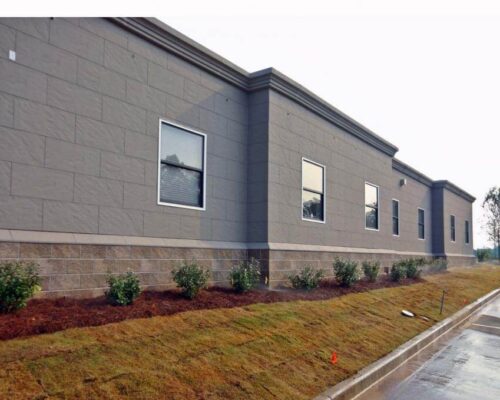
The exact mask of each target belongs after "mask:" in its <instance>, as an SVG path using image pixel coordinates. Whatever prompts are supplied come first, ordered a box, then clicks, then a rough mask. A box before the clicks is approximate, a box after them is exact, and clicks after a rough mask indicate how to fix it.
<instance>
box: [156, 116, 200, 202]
mask: <svg viewBox="0 0 500 400" xmlns="http://www.w3.org/2000/svg"><path fill="white" fill-rule="evenodd" d="M204 146H205V137H204V136H203V135H201V134H197V133H194V132H190V131H188V130H185V129H181V128H178V127H176V126H172V125H170V124H168V123H166V122H162V124H161V132H160V171H159V173H160V178H159V189H158V192H159V193H158V194H159V196H158V197H159V201H160V203H168V204H169V205H172V204H177V205H181V206H182V205H184V206H190V207H203V206H204V204H203V192H204V173H205V171H204V157H205V149H204Z"/></svg>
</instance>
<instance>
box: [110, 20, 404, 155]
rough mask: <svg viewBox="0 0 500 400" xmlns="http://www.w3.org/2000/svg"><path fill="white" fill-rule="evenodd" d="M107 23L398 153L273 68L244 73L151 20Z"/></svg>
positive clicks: (245, 86)
mask: <svg viewBox="0 0 500 400" xmlns="http://www.w3.org/2000/svg"><path fill="white" fill-rule="evenodd" d="M110 20H111V21H112V22H113V23H115V24H117V25H119V26H121V27H122V28H124V29H126V30H128V31H129V32H131V33H133V34H135V35H138V36H140V37H142V38H143V39H145V40H147V41H149V42H150V43H152V44H155V45H156V46H158V47H160V48H162V49H164V50H166V51H168V52H169V53H172V54H175V55H176V56H178V57H180V58H182V59H184V60H185V61H187V62H189V63H190V64H194V65H196V66H198V67H200V68H202V69H203V70H205V71H207V72H209V73H211V74H213V75H215V76H217V77H219V78H221V79H223V80H225V81H226V82H229V83H230V84H232V85H235V86H237V87H238V88H240V89H243V90H245V91H247V92H254V91H258V90H274V91H276V92H277V93H280V94H282V95H284V96H286V97H288V98H289V99H291V100H293V101H295V102H296V103H298V104H300V105H302V106H303V107H305V108H307V109H308V110H310V111H312V112H314V113H315V114H317V115H319V116H321V117H323V118H325V119H326V120H328V121H329V122H331V123H333V124H335V125H337V126H338V127H340V128H342V129H344V130H345V131H347V132H349V133H350V134H352V135H353V136H355V137H357V138H358V139H360V140H362V141H364V142H365V143H367V144H369V145H371V146H372V147H374V148H376V149H377V150H379V151H381V152H383V153H385V154H387V155H389V156H391V157H393V156H394V155H395V154H396V152H397V151H398V148H397V147H396V146H394V145H393V144H392V143H390V142H388V141H386V140H385V139H383V138H381V137H380V136H378V135H377V134H375V133H374V132H372V131H370V130H369V129H368V128H366V127H364V126H363V125H361V124H360V123H359V122H357V121H355V120H353V119H352V118H350V117H348V116H347V115H346V114H344V113H342V112H341V111H339V110H337V109H336V108H335V107H333V106H332V105H331V104H329V103H328V102H326V101H324V100H323V99H321V98H320V97H318V96H316V95H315V94H314V93H312V92H310V91H309V90H308V89H306V88H304V87H303V86H301V85H300V84H298V83H297V82H295V81H293V80H292V79H290V78H288V77H287V76H286V75H284V74H282V73H280V72H279V71H277V70H275V69H273V68H269V69H265V70H262V71H258V72H254V73H248V72H247V71H245V70H243V69H242V68H239V67H238V66H236V65H235V64H233V63H231V62H229V61H228V60H226V59H225V58H223V57H220V56H219V55H218V54H216V53H214V52H212V51H211V50H209V49H207V48H205V47H204V46H202V45H200V44H199V43H196V42H195V41H193V40H191V39H189V38H188V37H187V36H185V35H183V34H182V33H180V32H178V31H176V30H175V29H173V28H171V27H169V26H168V25H166V24H164V23H162V22H161V21H158V20H156V19H154V18H110Z"/></svg>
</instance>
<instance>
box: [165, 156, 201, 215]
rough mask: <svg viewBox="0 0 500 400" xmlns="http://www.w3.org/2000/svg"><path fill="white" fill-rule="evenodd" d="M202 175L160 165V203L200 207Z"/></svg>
mask: <svg viewBox="0 0 500 400" xmlns="http://www.w3.org/2000/svg"><path fill="white" fill-rule="evenodd" d="M201 188H202V174H201V172H198V171H191V170H189V169H184V168H178V167H174V166H171V165H166V164H162V165H161V177H160V201H161V202H163V203H176V204H184V205H189V206H195V207H196V206H197V207H199V206H201V203H202V198H201V196H202V191H201Z"/></svg>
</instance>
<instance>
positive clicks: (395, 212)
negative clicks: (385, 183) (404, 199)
mask: <svg viewBox="0 0 500 400" xmlns="http://www.w3.org/2000/svg"><path fill="white" fill-rule="evenodd" d="M392 234H393V235H396V236H398V235H399V201H397V200H392Z"/></svg>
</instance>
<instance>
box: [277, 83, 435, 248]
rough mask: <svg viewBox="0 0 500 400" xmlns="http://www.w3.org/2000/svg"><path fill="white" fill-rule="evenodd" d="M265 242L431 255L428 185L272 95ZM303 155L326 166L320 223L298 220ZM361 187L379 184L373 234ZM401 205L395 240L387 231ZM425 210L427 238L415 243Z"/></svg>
mask: <svg viewBox="0 0 500 400" xmlns="http://www.w3.org/2000/svg"><path fill="white" fill-rule="evenodd" d="M270 98H271V106H270V118H269V121H270V124H269V126H270V128H269V143H270V144H269V187H268V190H269V241H270V242H275V243H300V244H310V245H323V246H341V247H349V248H369V249H387V250H398V251H409V252H414V253H426V254H429V255H430V254H431V253H432V227H431V220H432V207H431V189H430V187H428V186H426V185H424V184H422V183H420V182H418V181H415V180H412V179H410V178H408V184H407V185H406V186H404V187H400V186H399V181H400V179H401V178H407V177H406V176H405V175H403V174H401V173H399V172H397V171H394V170H393V168H392V157H390V156H388V155H386V154H383V153H382V152H380V151H378V150H376V149H374V148H373V147H371V146H369V145H368V144H366V143H363V142H362V141H361V140H359V139H357V138H355V137H353V136H352V135H350V134H348V133H347V132H345V131H343V130H342V129H340V128H338V127H336V126H334V125H332V124H330V123H328V122H327V121H325V120H324V119H322V118H320V117H319V116H317V115H315V114H313V113H311V112H310V111H308V110H306V109H305V108H304V107H301V106H298V105H296V104H294V103H293V102H292V101H291V100H289V99H287V98H285V97H284V96H282V95H280V94H278V93H275V92H271V95H270ZM302 157H305V158H307V159H310V160H312V161H315V162H317V163H320V164H322V165H324V166H325V174H326V189H325V190H326V193H325V198H326V212H325V215H326V219H325V223H324V224H320V223H317V222H311V221H305V220H303V219H302V203H301V202H302V197H301V196H302V193H301V179H302V172H301V168H302ZM365 182H370V183H372V184H375V185H377V186H379V216H380V223H379V230H378V231H371V230H367V229H365V216H364V202H365V197H364V196H365ZM393 198H396V199H398V200H399V201H400V236H399V237H395V236H393V234H392V199H393ZM419 207H420V208H424V209H425V210H426V212H425V225H426V239H425V240H418V236H417V209H418V208H419Z"/></svg>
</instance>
